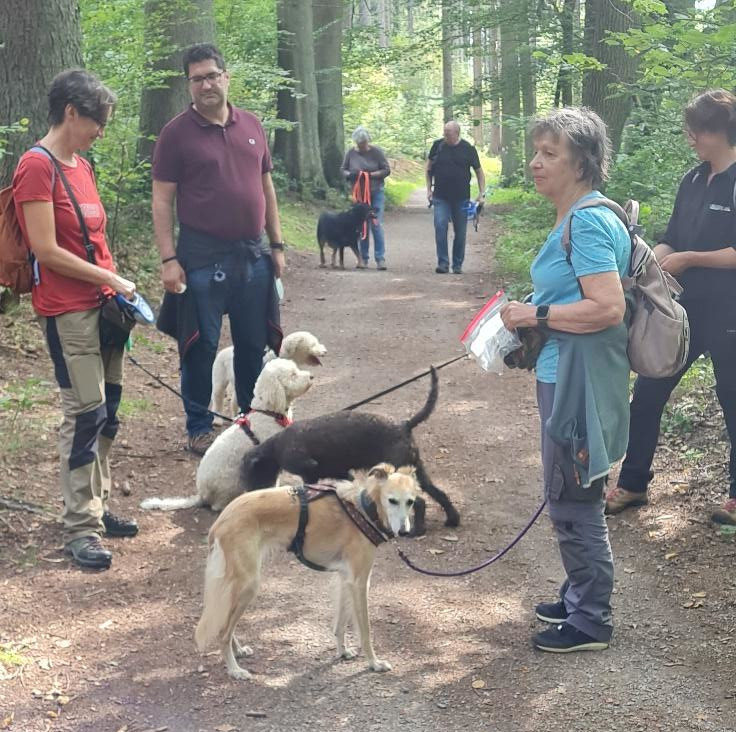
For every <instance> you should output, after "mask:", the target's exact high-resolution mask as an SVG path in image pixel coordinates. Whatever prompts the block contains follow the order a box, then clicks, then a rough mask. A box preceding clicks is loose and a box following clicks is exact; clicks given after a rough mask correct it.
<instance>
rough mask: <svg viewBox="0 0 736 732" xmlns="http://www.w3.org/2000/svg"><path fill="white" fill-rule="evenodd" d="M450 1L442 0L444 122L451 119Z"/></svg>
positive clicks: (452, 92)
mask: <svg viewBox="0 0 736 732" xmlns="http://www.w3.org/2000/svg"><path fill="white" fill-rule="evenodd" d="M451 3H452V0H442V100H443V101H442V110H443V117H444V121H445V122H447V121H448V120H451V119H452V118H453V104H452V97H453V94H454V91H453V84H452V5H451Z"/></svg>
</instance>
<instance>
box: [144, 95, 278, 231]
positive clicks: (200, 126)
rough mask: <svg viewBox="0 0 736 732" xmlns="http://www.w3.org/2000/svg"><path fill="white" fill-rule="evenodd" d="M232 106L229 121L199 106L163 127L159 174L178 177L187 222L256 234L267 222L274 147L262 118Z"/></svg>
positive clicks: (179, 209) (179, 204) (156, 156)
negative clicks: (218, 120) (266, 185)
mask: <svg viewBox="0 0 736 732" xmlns="http://www.w3.org/2000/svg"><path fill="white" fill-rule="evenodd" d="M228 106H229V108H230V117H229V118H228V121H227V122H226V124H225V126H224V127H222V126H221V125H216V124H213V123H212V122H210V121H208V120H207V119H205V118H204V117H203V116H202V115H201V114H199V113H198V112H197V111H196V110H195V109H194V107H193V106H191V105H190V107H189V108H188V109H187V110H186V111H185V112H182V113H181V114H179V115H177V116H176V117H174V119H172V120H171V121H170V122H169V123H168V124H167V125H166V126H165V127H164V128H163V129H162V130H161V134H160V135H159V138H158V140H157V142H156V147H155V149H154V153H153V178H154V180H158V181H164V182H168V183H176V213H177V216H178V217H179V221H180V222H181V223H182V224H185V225H186V226H189V227H191V228H192V229H195V230H197V231H201V232H203V233H205V234H210V235H211V236H215V237H218V238H220V239H254V238H256V237H257V236H259V235H260V234H261V232H262V231H263V229H264V227H265V224H266V199H265V196H264V195H263V179H262V176H263V175H264V174H265V173H269V172H270V171H271V168H272V165H271V153H270V152H269V149H268V141H267V140H266V135H265V133H264V131H263V127H262V126H261V123H260V122H259V120H258V118H257V117H256V116H255V115H254V114H251V113H250V112H246V111H245V110H242V109H238V108H237V107H232V106H230V105H228Z"/></svg>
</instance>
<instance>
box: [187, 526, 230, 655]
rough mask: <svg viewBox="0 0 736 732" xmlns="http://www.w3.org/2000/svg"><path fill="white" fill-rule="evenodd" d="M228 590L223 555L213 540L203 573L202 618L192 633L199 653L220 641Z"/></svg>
mask: <svg viewBox="0 0 736 732" xmlns="http://www.w3.org/2000/svg"><path fill="white" fill-rule="evenodd" d="M229 590H230V588H228V587H227V585H226V582H225V553H224V552H223V551H222V547H221V546H220V542H219V540H218V539H215V540H214V541H213V542H212V546H210V552H209V555H208V556H207V568H206V569H205V571H204V603H203V605H204V607H203V608H202V617H201V618H200V619H199V623H197V629H196V630H195V632H194V640H195V642H196V644H197V648H198V649H199V652H200V653H203V652H204V651H205V650H206V649H207V648H208V647H209V646H210V645H212V644H213V643H214V642H215V641H218V640H219V639H220V634H221V633H222V631H223V630H224V628H225V626H226V625H227V621H228V615H229V613H230V606H231V603H230V602H229V600H228V596H227V592H228V591H229Z"/></svg>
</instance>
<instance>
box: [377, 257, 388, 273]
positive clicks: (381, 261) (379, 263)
mask: <svg viewBox="0 0 736 732" xmlns="http://www.w3.org/2000/svg"><path fill="white" fill-rule="evenodd" d="M376 269H380V270H381V271H383V270H385V269H386V260H385V259H377V260H376Z"/></svg>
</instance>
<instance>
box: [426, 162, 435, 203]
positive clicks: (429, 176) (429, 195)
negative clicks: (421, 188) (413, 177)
mask: <svg viewBox="0 0 736 732" xmlns="http://www.w3.org/2000/svg"><path fill="white" fill-rule="evenodd" d="M424 175H425V178H426V180H427V200H428V201H429V202H430V203H432V177H433V176H432V158H427V165H426V166H425V168H424Z"/></svg>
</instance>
